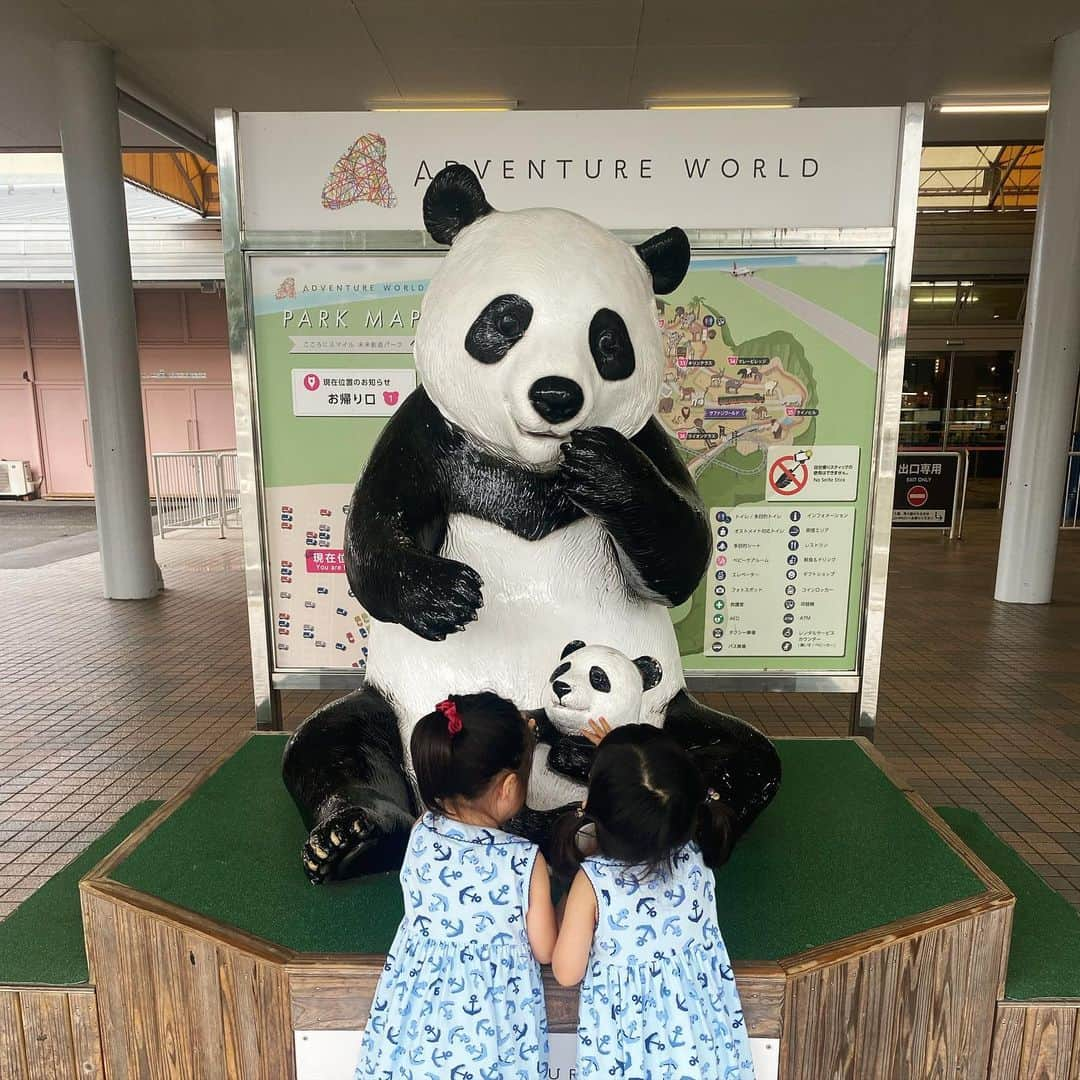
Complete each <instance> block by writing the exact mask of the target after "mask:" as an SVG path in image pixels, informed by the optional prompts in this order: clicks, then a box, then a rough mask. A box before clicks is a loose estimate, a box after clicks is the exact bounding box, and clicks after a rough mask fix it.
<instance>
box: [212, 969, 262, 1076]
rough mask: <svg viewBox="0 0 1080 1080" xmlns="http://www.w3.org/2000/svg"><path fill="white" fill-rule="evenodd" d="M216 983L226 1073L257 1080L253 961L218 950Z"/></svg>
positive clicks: (255, 1003) (256, 1032) (255, 999)
mask: <svg viewBox="0 0 1080 1080" xmlns="http://www.w3.org/2000/svg"><path fill="white" fill-rule="evenodd" d="M218 980H219V982H220V984H221V1015H222V1020H223V1024H222V1028H223V1032H224V1047H225V1073H226V1075H227V1076H229V1077H230V1078H235V1080H256V1078H257V1077H261V1076H262V1072H261V1070H260V1067H259V1035H258V1031H257V1029H256V1027H255V1024H254V1022H253V1020H254V1014H255V1010H256V1008H257V1004H258V997H257V993H256V988H255V961H254V960H253V959H251V957H249V956H242V955H240V954H239V953H236V952H234V951H232V950H230V949H220V950H219V951H218Z"/></svg>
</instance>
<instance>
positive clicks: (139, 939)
mask: <svg viewBox="0 0 1080 1080" xmlns="http://www.w3.org/2000/svg"><path fill="white" fill-rule="evenodd" d="M116 916H117V918H116V922H117V929H118V930H119V933H120V974H119V977H120V979H122V981H123V992H124V995H125V1001H124V1018H125V1022H126V1026H127V1032H128V1053H129V1055H130V1059H131V1064H132V1072H133V1074H134V1076H135V1077H136V1078H137V1080H158V1078H159V1077H164V1076H165V1075H166V1074H165V1073H164V1071H163V1070H162V1069H160V1068H158V1062H159V1060H160V1057H161V1053H162V1043H163V1033H162V1032H161V1031H159V1030H158V1025H157V1017H156V1016H155V1015H154V1006H153V987H154V984H155V981H156V979H157V977H158V972H157V970H156V964H155V960H154V954H153V948H152V944H151V942H150V941H148V940H147V929H146V926H145V925H144V922H145V919H144V917H143V916H142V915H140V914H139V912H136V911H132V910H130V909H128V908H118V909H117V912H116Z"/></svg>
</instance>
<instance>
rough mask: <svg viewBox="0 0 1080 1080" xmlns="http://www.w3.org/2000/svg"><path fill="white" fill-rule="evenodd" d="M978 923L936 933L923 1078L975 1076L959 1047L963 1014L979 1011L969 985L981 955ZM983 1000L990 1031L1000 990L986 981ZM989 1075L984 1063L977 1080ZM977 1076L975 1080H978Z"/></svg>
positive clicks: (969, 922)
mask: <svg viewBox="0 0 1080 1080" xmlns="http://www.w3.org/2000/svg"><path fill="white" fill-rule="evenodd" d="M977 921H978V920H975V919H967V920H965V921H963V922H958V923H956V925H954V926H950V927H947V928H944V927H943V928H942V929H941V930H939V931H937V933H936V935H935V936H936V938H937V942H936V944H937V948H936V949H935V958H934V968H933V972H932V974H931V983H930V993H929V994H927V998H928V1006H929V1014H928V1017H927V1024H926V1037H925V1046H926V1052H925V1055H924V1057H923V1075H924V1076H927V1077H953V1076H967V1075H972V1074H971V1073H970V1070H967V1069H966V1068H965V1067H964V1065H963V1064H962V1055H961V1053H960V1043H961V1039H962V1032H963V1029H964V1026H965V1025H964V1013H965V1011H966V1009H967V1008H969V1007H971V1008H977V1006H978V1003H979V1000H978V999H979V989H978V988H977V987H972V986H970V985H969V984H968V978H967V976H968V967H969V962H970V961H971V960H973V959H974V958H975V956H977V955H978V951H979V950H978V949H976V947H975V935H976V932H977ZM982 1000H983V1001H985V1002H987V1003H988V1004H989V1007H990V1012H989V1015H988V1016H987V1017H986V1020H985V1023H986V1027H987V1030H990V1029H991V1028H992V1027H993V1008H994V1003H995V1001H996V1000H997V987H996V986H994V985H993V983H991V982H990V980H989V979H987V980H986V986H985V989H984V990H983V991H982ZM985 1075H986V1062H985V1061H984V1062H983V1065H982V1070H981V1072H979V1073H977V1074H975V1076H978V1077H980V1078H981V1077H984V1076H985ZM975 1076H973V1077H972V1080H975Z"/></svg>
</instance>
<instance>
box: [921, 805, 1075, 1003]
mask: <svg viewBox="0 0 1080 1080" xmlns="http://www.w3.org/2000/svg"><path fill="white" fill-rule="evenodd" d="M938 813H939V814H941V816H942V817H943V818H944V819H945V820H946V821H947V822H948V823H949V825H950V826H951V827H952V828H953V830H955V832H956V833H957V834H958V835H959V836H960V838H961V839H962V840H963V841H964V843H965V844H967V846H968V847H969V848H971V850H972V851H973V852H975V854H976V855H978V857H979V858H980V859H981V860H982V861H983V862H984V863H986V865H987V866H989V867H990V869H991V870H993V871H994V873H995V874H997V876H998V877H999V878H1001V880H1002V881H1004V882H1005V884H1006V885H1007V886H1008V887H1009V889H1010V890H1011V891H1012V892H1013V893H1014V894H1015V895H1016V908H1015V910H1014V912H1013V928H1012V943H1011V945H1010V949H1009V971H1008V975H1007V976H1006V979H1005V996H1006V997H1007V998H1009V999H1010V1000H1013V1001H1030V1000H1032V999H1035V998H1080V912H1077V911H1076V909H1075V908H1074V907H1073V906H1072V905H1071V904H1070V903H1069V902H1068V901H1067V900H1066V899H1065V898H1064V897H1063V896H1061V895H1060V894H1059V893H1056V892H1055V891H1054V890H1053V889H1051V888H1050V886H1049V885H1047V884H1046V882H1045V881H1043V879H1042V878H1041V877H1039V875H1038V874H1037V873H1035V871H1034V870H1032V868H1031V867H1030V866H1028V864H1027V863H1026V862H1024V860H1023V859H1021V858H1020V856H1019V855H1017V854H1016V852H1015V851H1013V849H1012V848H1011V847H1009V846H1008V844H1006V843H1005V842H1004V841H1003V840H1000V839H999V838H998V837H997V836H995V835H994V833H993V832H992V831H991V830H990V829H989V828H988V827H987V826H986V824H985V823H984V822H983V820H982V818H980V817H979V815H978V814H975V813H972V811H970V810H960V809H957V808H956V807H952V806H940V807H938Z"/></svg>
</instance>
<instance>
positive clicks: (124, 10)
mask: <svg viewBox="0 0 1080 1080" xmlns="http://www.w3.org/2000/svg"><path fill="white" fill-rule="evenodd" d="M47 2H53V0H47ZM64 3H65V5H66V7H67V8H68V10H69V11H70V12H71V13H72V14H73V15H76V16H78V17H79V18H81V19H82V20H84V21H85V22H86V23H87V24H88V25H90V26H92V27H93V28H94V29H95V30H97V31H98V33H100V34H101V36H102V37H103V38H105V39H106V40H108V41H109V42H111V43H112V44H113V45H114V46H115V47H116V48H118V49H120V50H128V49H137V48H158V49H160V48H171V49H185V48H189V47H203V48H216V49H221V50H223V51H228V50H245V51H246V50H248V49H252V50H256V51H257V50H261V49H267V48H272V49H273V48H276V49H286V48H291V49H296V50H299V49H301V48H308V49H311V50H317V49H319V48H320V47H322V46H326V45H329V46H330V47H338V46H341V45H345V44H347V43H353V42H357V43H360V42H363V43H366V42H367V41H368V36H367V32H366V30H365V29H364V22H363V19H362V18H361V17H360V16H359V15H358V14H357V11H356V9H355V8H354V7H353V5H352V4H351V3H350V2H349V0H184V3H183V5H182V6H176V5H172V4H165V3H160V2H154V0H150V2H147V0H64Z"/></svg>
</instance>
